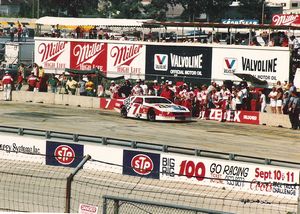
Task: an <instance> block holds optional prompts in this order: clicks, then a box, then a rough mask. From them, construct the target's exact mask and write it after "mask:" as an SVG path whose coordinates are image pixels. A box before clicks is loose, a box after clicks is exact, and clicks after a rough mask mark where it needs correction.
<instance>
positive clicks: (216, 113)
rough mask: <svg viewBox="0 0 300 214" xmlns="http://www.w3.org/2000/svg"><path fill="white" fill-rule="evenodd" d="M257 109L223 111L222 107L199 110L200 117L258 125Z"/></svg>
mask: <svg viewBox="0 0 300 214" xmlns="http://www.w3.org/2000/svg"><path fill="white" fill-rule="evenodd" d="M259 114H260V112H258V111H224V110H222V109H209V110H208V111H206V112H204V111H202V112H201V117H202V118H204V117H205V118H207V119H209V120H216V121H227V122H235V123H246V124H255V125H259V124H260V122H259Z"/></svg>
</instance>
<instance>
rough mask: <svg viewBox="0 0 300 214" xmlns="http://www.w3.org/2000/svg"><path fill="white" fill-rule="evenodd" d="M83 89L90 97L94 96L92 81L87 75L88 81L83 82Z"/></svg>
mask: <svg viewBox="0 0 300 214" xmlns="http://www.w3.org/2000/svg"><path fill="white" fill-rule="evenodd" d="M85 90H86V94H87V96H91V97H92V96H94V83H93V81H92V80H91V78H90V77H88V81H87V83H86V84H85Z"/></svg>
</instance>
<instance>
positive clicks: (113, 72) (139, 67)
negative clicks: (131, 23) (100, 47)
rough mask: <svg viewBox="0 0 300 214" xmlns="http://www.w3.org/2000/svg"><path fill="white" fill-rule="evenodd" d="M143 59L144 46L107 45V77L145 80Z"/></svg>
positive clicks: (144, 54) (144, 55) (144, 59)
mask: <svg viewBox="0 0 300 214" xmlns="http://www.w3.org/2000/svg"><path fill="white" fill-rule="evenodd" d="M145 57H146V46H145V45H142V44H108V48H107V77H120V76H126V77H129V78H131V79H145V61H146V58H145Z"/></svg>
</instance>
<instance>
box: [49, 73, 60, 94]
mask: <svg viewBox="0 0 300 214" xmlns="http://www.w3.org/2000/svg"><path fill="white" fill-rule="evenodd" d="M58 82H59V80H58V79H57V78H56V77H55V74H51V77H50V78H49V79H48V85H50V90H51V92H52V93H57V85H58Z"/></svg>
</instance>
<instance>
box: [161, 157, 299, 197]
mask: <svg viewBox="0 0 300 214" xmlns="http://www.w3.org/2000/svg"><path fill="white" fill-rule="evenodd" d="M161 163H162V164H161V172H162V174H161V178H160V179H161V180H168V181H175V182H187V183H192V184H199V185H208V186H214V187H219V188H224V187H225V188H226V189H232V190H236V191H245V192H250V193H257V194H268V195H273V196H276V197H277V196H278V197H285V198H286V197H288V198H290V199H291V200H297V197H298V194H299V193H298V187H297V186H295V184H298V182H299V170H297V169H292V168H285V167H278V166H265V165H261V164H252V163H244V162H238V161H225V160H222V161H220V160H218V159H212V158H204V157H191V156H187V155H176V154H162V155H161Z"/></svg>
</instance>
